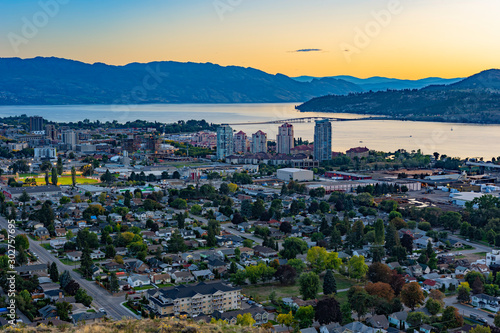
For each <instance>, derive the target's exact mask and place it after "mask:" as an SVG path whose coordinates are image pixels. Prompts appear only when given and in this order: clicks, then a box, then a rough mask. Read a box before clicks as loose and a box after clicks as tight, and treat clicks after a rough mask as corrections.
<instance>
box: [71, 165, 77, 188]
mask: <svg viewBox="0 0 500 333" xmlns="http://www.w3.org/2000/svg"><path fill="white" fill-rule="evenodd" d="M71 184H73V187H75V186H76V169H75V167H71Z"/></svg>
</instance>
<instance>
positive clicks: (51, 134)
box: [45, 125, 58, 141]
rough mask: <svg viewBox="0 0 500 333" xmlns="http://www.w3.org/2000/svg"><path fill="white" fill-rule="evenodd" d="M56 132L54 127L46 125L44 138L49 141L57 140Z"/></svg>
mask: <svg viewBox="0 0 500 333" xmlns="http://www.w3.org/2000/svg"><path fill="white" fill-rule="evenodd" d="M57 136H58V133H57V130H56V127H55V126H54V125H47V126H45V137H46V138H47V139H49V140H52V141H53V140H57Z"/></svg>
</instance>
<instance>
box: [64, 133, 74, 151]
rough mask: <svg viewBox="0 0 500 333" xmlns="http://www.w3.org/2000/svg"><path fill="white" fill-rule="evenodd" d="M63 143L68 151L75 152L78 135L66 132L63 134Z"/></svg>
mask: <svg viewBox="0 0 500 333" xmlns="http://www.w3.org/2000/svg"><path fill="white" fill-rule="evenodd" d="M62 141H63V143H64V144H65V145H66V148H67V149H71V150H75V148H76V145H77V144H78V134H77V133H76V131H72V130H68V131H64V132H62Z"/></svg>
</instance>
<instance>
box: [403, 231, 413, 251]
mask: <svg viewBox="0 0 500 333" xmlns="http://www.w3.org/2000/svg"><path fill="white" fill-rule="evenodd" d="M401 246H403V247H404V248H405V249H406V252H407V253H410V254H411V253H412V252H413V237H412V236H410V235H408V234H404V235H403V237H401Z"/></svg>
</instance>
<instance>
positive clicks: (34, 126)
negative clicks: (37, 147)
mask: <svg viewBox="0 0 500 333" xmlns="http://www.w3.org/2000/svg"><path fill="white" fill-rule="evenodd" d="M40 131H43V118H42V117H40V116H32V117H30V132H31V133H33V132H40Z"/></svg>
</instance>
